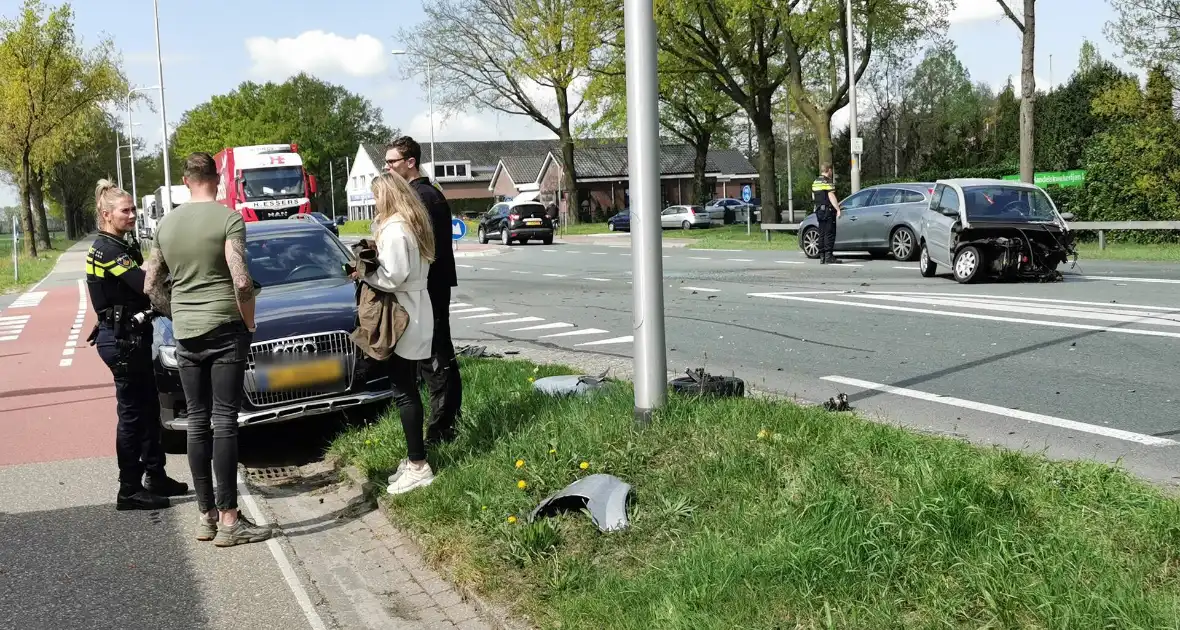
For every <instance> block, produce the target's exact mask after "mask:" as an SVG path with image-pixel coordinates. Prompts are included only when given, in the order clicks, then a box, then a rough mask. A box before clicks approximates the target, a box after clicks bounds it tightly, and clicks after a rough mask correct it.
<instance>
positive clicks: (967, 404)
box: [822, 376, 1180, 446]
mask: <svg viewBox="0 0 1180 630" xmlns="http://www.w3.org/2000/svg"><path fill="white" fill-rule="evenodd" d="M822 380H825V381H831V382H833V383H842V384H844V385H851V386H853V387H860V388H863V389H872V390H876V391H879V392H885V393H887V394H896V395H898V396H906V397H908V398H915V399H918V400H925V401H928V402H936V403H941V404H944V405H952V406H954V407H962V408H963V409H973V410H975V411H982V412H984V413H991V414H995V415H998V416H1007V417H1009V418H1015V419H1017V420H1027V421H1028V422H1036V423H1039V424H1047V425H1049V426H1054V427H1058V428H1061V429H1071V430H1074V431H1082V432H1085V433H1092V434H1094V435H1101V436H1104V437H1109V438H1115V439H1117V440H1125V441H1128V442H1137V443H1139V444H1146V445H1147V446H1174V445H1176V444H1180V443H1178V442H1176V441H1174V440H1169V439H1166V438H1159V437H1155V436H1152V435H1144V434H1142V433H1133V432H1131V431H1123V430H1121V429H1114V428H1111V427H1103V426H1098V425H1094V424H1087V423H1085V422H1077V421H1075V420H1066V419H1065V418H1057V417H1054V416H1046V415H1044V414H1039V413H1033V412H1031V411H1022V410H1020V409H1009V408H1007V407H998V406H996V405H989V404H987V403H981V402H976V401H974V400H964V399H962V398H954V397H951V396H941V395H939V394H931V393H928V392H923V391H918V390H916V389H908V388H905V387H893V386H892V385H885V384H883V383H874V382H872V381H862V380H860V379H855V378H848V377H845V376H824V377H822Z"/></svg>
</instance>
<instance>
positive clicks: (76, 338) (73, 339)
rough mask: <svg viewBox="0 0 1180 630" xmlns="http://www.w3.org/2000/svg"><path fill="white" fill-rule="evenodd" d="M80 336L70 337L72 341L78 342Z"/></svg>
mask: <svg viewBox="0 0 1180 630" xmlns="http://www.w3.org/2000/svg"><path fill="white" fill-rule="evenodd" d="M77 340H78V335H70V341H77Z"/></svg>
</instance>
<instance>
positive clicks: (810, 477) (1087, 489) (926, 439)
mask: <svg viewBox="0 0 1180 630" xmlns="http://www.w3.org/2000/svg"><path fill="white" fill-rule="evenodd" d="M559 373H573V371H571V370H565V369H563V368H560V367H538V366H534V365H533V364H530V363H527V362H523V361H507V360H503V361H500V360H488V359H483V360H465V361H464V362H463V381H464V392H463V398H464V418H463V420H462V436H461V437H460V439H459V440H458V441H456V442H455V443H453V444H450V445H447V446H445V447H443V448H440V449H439V450H437V451H436V452H435V453H433V454H432V455H431V459H432V462H433V464H434V465H435V467H436V469H437V470H438V473H439V477H438V479H437V480H436V481H435V482H434V484H433V485H432V486H430V487H428V488H425V489H420V490H415V491H414V492H412V493H409V494H408V495H403V496H400V497H392V498H391V497H388V496H387V495H382V497H383V499H382V500H386V499H388V500H389V502H390V504H391V505H390V507H391V513H392V514H394V518H395V519H396V520H397V521H398V522H399V524H400V525H401V526H403V527H406V528H408V529H409V530H411V531H413V532H414V533H415V534H417V535H418V536H419V537H420V538H421V539H422V540H423V541H424V545H425V547H426V549H427V551H428V553H429V554H430V556H431V557H432V559H434V560H437V561H440V562H443V563H446V564H447V565H449V566H450V567H452V568H453V569H454V575H455V577H456V579H458V580H460V581H462V582H465V583H468V584H471V585H473V586H475V587H476V588H478V589H479V590H481V591H483V592H485V593H487V594H491V595H493V597H494V598H496V599H499V600H501V601H504V602H511V604H512V605H513V606H514V609H515V611H516V612H517V613H524V614H527V615H529V616H530V617H531V619H532V620H533V621H535V622H536V623H537V624H538V625H539V626H541V627H544V628H575V627H576V628H607V627H609V628H627V629H630V628H634V629H645V630H646V629H648V628H657V627H658V628H664V629H685V630H687V629H690V628H691V629H693V630H699V629H702V628H718V629H721V628H725V629H729V628H773V627H777V628H820V627H824V628H864V629H873V630H879V629H882V628H899V629H900V628H907V629H908V628H981V627H991V628H996V627H1005V628H1012V627H1022V628H1027V627H1035V628H1061V629H1067V628H1070V629H1072V628H1102V627H1125V628H1131V627H1135V628H1148V627H1150V628H1165V627H1166V628H1174V627H1178V626H1180V579H1178V570H1180V501H1177V500H1176V499H1173V498H1169V497H1167V496H1165V495H1163V494H1162V493H1161V492H1160V491H1158V490H1156V489H1155V488H1153V487H1151V486H1149V485H1147V484H1145V483H1143V482H1140V481H1138V480H1137V479H1135V478H1133V477H1132V476H1131V475H1129V474H1128V473H1126V472H1123V471H1120V470H1117V469H1114V468H1111V467H1108V466H1105V465H1098V464H1091V463H1059V462H1052V461H1049V460H1047V459H1045V458H1042V457H1037V456H1030V455H1025V454H1020V453H1016V452H1011V451H1006V450H1001V449H987V448H981V447H976V446H971V445H968V444H966V443H964V442H961V441H956V440H951V439H941V438H935V437H930V436H923V435H918V434H914V433H909V432H906V431H903V430H900V429H897V428H893V427H888V426H884V425H881V424H875V423H871V422H869V421H866V420H862V419H859V418H857V417H854V416H853V415H851V414H832V413H827V412H825V411H823V410H820V409H816V408H802V407H798V406H795V405H792V404H788V403H784V402H773V401H766V400H757V399H752V398H746V399H729V400H713V401H698V400H690V399H687V398H684V397H679V396H673V397H671V398H670V400H669V401H668V404H667V406H666V408H665V409H663V410H661V412H660V413H659V414H658V417H657V418H656V419H655V420H654V422H653V424H652V425H651V426H649V427H648V428H646V429H642V430H639V429H636V428H635V426H634V424H633V421H632V405H633V399H632V395H633V394H632V390H631V388H630V386H629V384H616V385H615V386H613V387H611V388H609V389H608V390H606V391H605V392H604V393H602V394H600V395H598V396H596V397H592V398H579V399H567V400H554V399H550V398H546V397H543V396H541V395H539V394H537V393H535V392H534V391H533V390H532V387H531V384H530V381H531V379H533V378H540V377H542V376H546V375H552V374H559ZM331 451H332V452H333V453H335V454H336V455H338V456H340V457H342V458H343V459H344V460H346V461H349V462H352V463H355V464H356V465H357V466H359V467H360V469H361V470H363V471H364V472H366V473H367V474H369V475H371V476H372V477H373V478H374V479H379V480H381V481H382V482H383V480H384V476H385V475H387V474H388V473H389V472H390V471H391V470H392V469H393V468H394V467H395V466H396V464H397V461H398V459H399V458H400V457H402V456H404V453H405V448H404V442H403V435H402V433H401V430H400V425H399V423H398V422H397V421H396V414H395V413H390V414H387V416H386V417H385V418H384V419H382V420H381V421H380V422H378V423H374V424H373V425H370V426H368V427H364V428H361V429H355V430H352V431H350V432H348V433H345V434H343V435H342V436H340V437H339V438H338V439H337V440H336V441H335V443H334V444H333V445H332V446H331ZM583 462H584V464H583ZM598 472H605V473H610V474H614V475H618V476H619V477H621V478H622V479H624V480H626V481H628V482H630V483H631V484H633V486H634V489H635V494H634V497H635V501H634V506H633V508H632V512H631V526H630V527H629V528H628V529H627V530H625V531H622V532H616V533H612V534H600V533H598V531H597V530H596V529H595V528H594V527H593V526H592V525H591V523H590V522H589V520H588V519H587V518H586V517H585V516H582V515H580V514H576V513H574V514H571V515H568V516H563V517H560V518H556V519H542V520H540V521H538V522H537V523H535V524H528V523H527V520H528V519H527V514H528V513H529V511H530V510H531V509H532V508H533V507H534V506H536V505H537V503H538V502H539V501H540V500H541V499H543V498H544V497H545V496H547V495H548V494H549V493H551V492H553V491H555V490H558V489H560V488H562V487H564V486H565V485H566V484H568V483H570V482H572V481H574V480H576V479H578V478H579V477H582V476H585V475H588V474H592V473H598ZM522 481H523V482H524V483H523V484H521V483H520V482H522ZM522 485H523V487H521V486H522ZM510 521H511V522H510Z"/></svg>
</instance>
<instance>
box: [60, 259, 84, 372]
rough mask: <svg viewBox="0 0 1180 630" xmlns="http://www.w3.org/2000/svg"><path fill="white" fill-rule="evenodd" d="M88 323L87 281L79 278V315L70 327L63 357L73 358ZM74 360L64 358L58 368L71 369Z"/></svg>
mask: <svg viewBox="0 0 1180 630" xmlns="http://www.w3.org/2000/svg"><path fill="white" fill-rule="evenodd" d="M85 321H86V281H85V280H83V279H82V278H78V314H77V316H75V317H74V325H73V326H71V327H70V334H69V336H68V338H67V339H66V343H65V348H63V349H62V351H61V355H62V357H70V356H73V354H74V350H75V347H76V346H77V345H78V341H77V339H78V335H79V334H80V333H81V330H82V323H83V322H85ZM73 363H74V360H73V359H70V358H63V359H62V360H61V361H58V363H57V366H58V367H70V366H71V365H73Z"/></svg>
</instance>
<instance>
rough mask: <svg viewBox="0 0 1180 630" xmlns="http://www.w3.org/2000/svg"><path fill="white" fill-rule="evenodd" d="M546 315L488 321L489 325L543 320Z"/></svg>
mask: <svg viewBox="0 0 1180 630" xmlns="http://www.w3.org/2000/svg"><path fill="white" fill-rule="evenodd" d="M543 321H545V318H544V317H517V318H516V319H501V320H500V321H495V322H488V326H495V325H497V324H520V323H524V322H543Z"/></svg>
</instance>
